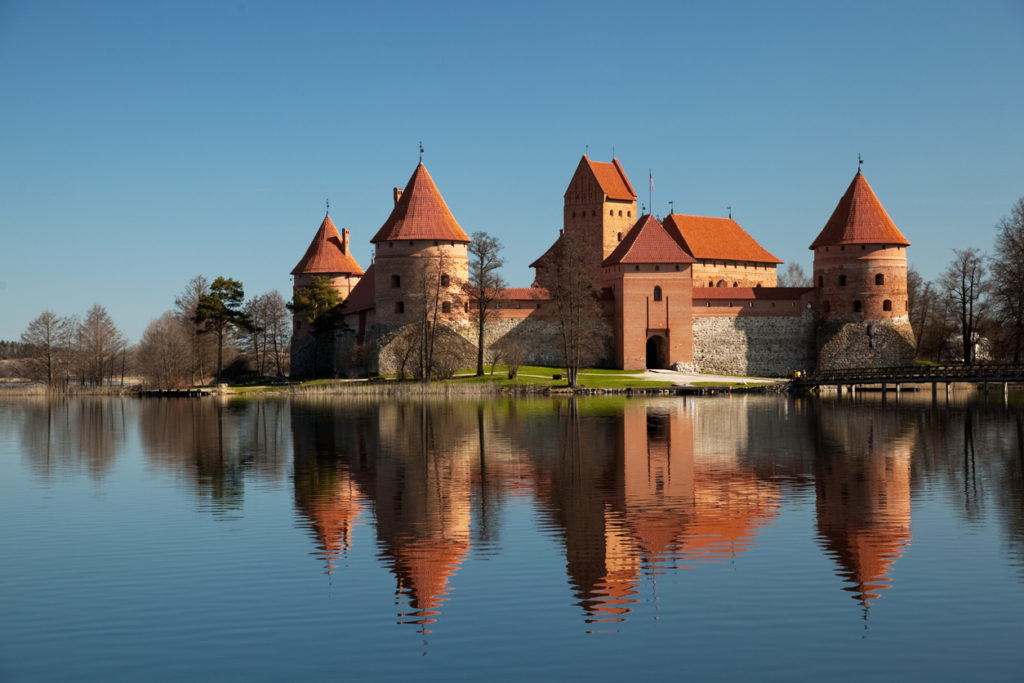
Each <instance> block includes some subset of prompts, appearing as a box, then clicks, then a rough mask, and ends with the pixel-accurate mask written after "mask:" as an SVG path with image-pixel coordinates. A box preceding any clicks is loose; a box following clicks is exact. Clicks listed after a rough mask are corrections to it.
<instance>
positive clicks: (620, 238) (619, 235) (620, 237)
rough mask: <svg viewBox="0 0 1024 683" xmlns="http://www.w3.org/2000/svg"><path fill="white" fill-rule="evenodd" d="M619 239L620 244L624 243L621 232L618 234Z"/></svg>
mask: <svg viewBox="0 0 1024 683" xmlns="http://www.w3.org/2000/svg"><path fill="white" fill-rule="evenodd" d="M618 238H619V242H621V241H622V233H621V232H620V233H619V234H618Z"/></svg>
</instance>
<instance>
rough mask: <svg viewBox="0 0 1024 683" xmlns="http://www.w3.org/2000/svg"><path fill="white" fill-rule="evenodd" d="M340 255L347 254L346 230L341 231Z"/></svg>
mask: <svg viewBox="0 0 1024 683" xmlns="http://www.w3.org/2000/svg"><path fill="white" fill-rule="evenodd" d="M341 253H342V254H347V253H348V228H342V229H341Z"/></svg>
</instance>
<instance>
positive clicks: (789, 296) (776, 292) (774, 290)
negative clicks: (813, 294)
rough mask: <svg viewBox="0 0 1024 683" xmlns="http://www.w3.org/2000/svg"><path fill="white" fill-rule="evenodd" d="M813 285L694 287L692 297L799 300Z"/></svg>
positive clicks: (736, 299)
mask: <svg viewBox="0 0 1024 683" xmlns="http://www.w3.org/2000/svg"><path fill="white" fill-rule="evenodd" d="M813 289H814V288H813V287H694V288H693V298H694V299H723V300H724V299H732V300H735V301H747V300H752V299H753V300H761V299H764V300H775V301H799V300H800V297H802V296H803V295H804V294H806V293H807V292H810V291H812V290H813Z"/></svg>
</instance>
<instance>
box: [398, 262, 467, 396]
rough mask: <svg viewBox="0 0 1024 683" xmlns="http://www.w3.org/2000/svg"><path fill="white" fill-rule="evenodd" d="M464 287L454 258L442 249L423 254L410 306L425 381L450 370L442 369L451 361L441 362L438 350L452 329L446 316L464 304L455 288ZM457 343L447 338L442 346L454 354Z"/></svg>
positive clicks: (412, 329) (457, 289) (412, 289)
mask: <svg viewBox="0 0 1024 683" xmlns="http://www.w3.org/2000/svg"><path fill="white" fill-rule="evenodd" d="M464 290H465V284H464V283H461V282H458V281H457V278H456V275H455V272H454V268H453V264H452V260H451V258H450V257H449V256H448V254H447V252H445V251H444V250H442V249H439V250H438V251H437V252H436V254H434V255H432V256H424V257H423V258H421V259H420V261H419V263H418V264H417V267H416V270H415V271H414V272H413V277H412V283H411V286H410V289H409V294H410V296H409V306H410V308H411V312H412V320H413V322H412V323H411V324H410V329H411V333H412V334H413V335H414V336H415V339H416V342H417V349H416V357H417V361H418V363H417V368H416V370H417V376H418V378H419V379H420V380H421V381H423V382H424V383H427V384H429V383H430V380H431V379H432V378H433V377H435V376H438V375H439V374H440V375H447V374H450V373H449V372H447V370H446V371H444V372H441V373H439V372H438V371H439V370H441V369H442V368H448V367H449V366H450V363H449V362H448V359H447V358H446V359H445V362H443V363H439V362H438V361H439V360H440V359H439V358H437V357H435V352H436V351H437V349H438V343H437V342H438V339H439V338H440V337H441V335H443V334H445V335H446V332H450V330H447V327H448V325H447V324H446V322H445V320H444V316H445V315H446V314H448V313H451V312H452V311H453V310H454V309H455V307H456V306H461V305H462V304H461V303H460V302H458V301H453V300H452V299H453V298H454V297H453V296H452V295H453V292H461V291H464ZM452 334H454V333H452ZM446 336H447V335H446ZM449 342H451V343H449ZM456 346H457V345H456V344H455V343H454V340H446V342H445V344H444V345H443V349H442V350H443V351H444V353H445V354H447V355H450V353H452V352H453V350H454V349H455V348H456Z"/></svg>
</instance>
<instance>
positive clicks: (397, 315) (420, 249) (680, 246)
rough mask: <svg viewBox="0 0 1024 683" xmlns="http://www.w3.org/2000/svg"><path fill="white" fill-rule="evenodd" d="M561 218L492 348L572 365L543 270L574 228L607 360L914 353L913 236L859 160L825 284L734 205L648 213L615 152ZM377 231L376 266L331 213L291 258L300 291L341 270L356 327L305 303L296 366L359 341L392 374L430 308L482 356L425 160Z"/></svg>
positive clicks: (828, 251)
mask: <svg viewBox="0 0 1024 683" xmlns="http://www.w3.org/2000/svg"><path fill="white" fill-rule="evenodd" d="M563 226H564V227H563V229H562V230H561V231H560V233H559V235H558V236H557V238H556V239H555V242H554V244H553V245H552V246H551V247H550V248H549V249H548V250H547V251H546V252H544V253H543V254H541V255H540V256H539V258H538V259H537V260H536V261H534V262H533V263H532V264H531V267H532V268H534V269H535V271H536V275H537V277H536V278H535V284H534V286H532V287H514V288H508V289H505V290H503V291H502V292H501V293H500V295H499V301H498V302H497V309H496V314H495V316H494V317H493V318H492V320H491V322H490V323H489V325H488V331H487V338H486V339H485V346H486V347H488V348H489V347H492V346H495V345H500V344H501V343H503V342H505V341H508V340H515V341H516V342H517V344H518V345H519V346H520V347H521V348H522V349H523V350H524V352H525V356H526V360H527V361H528V362H532V363H538V364H545V365H558V364H560V362H561V347H560V345H559V342H558V339H557V334H558V326H557V322H556V320H555V319H554V316H553V313H554V303H555V302H553V301H552V299H551V295H550V293H549V292H548V291H547V290H545V289H543V288H541V287H539V286H537V285H536V282H537V281H543V280H544V278H543V277H542V276H543V275H544V274H545V272H546V269H549V268H551V267H552V263H553V258H554V254H555V253H556V252H557V251H558V249H559V248H560V246H561V245H562V243H563V242H565V241H566V240H567V239H569V238H572V240H573V243H574V244H577V245H581V246H580V248H579V250H578V252H577V253H578V254H579V259H580V262H581V265H582V266H584V268H585V274H586V277H587V278H588V279H589V282H590V283H591V285H592V286H593V288H594V290H595V292H596V293H597V294H598V295H599V299H600V301H601V305H602V315H601V317H602V321H603V323H604V326H603V330H604V332H603V339H602V340H601V341H603V342H604V347H605V353H604V357H603V359H602V360H601V361H600V364H602V365H607V366H611V367H616V368H622V369H627V370H638V369H643V368H669V367H675V368H686V369H692V370H697V371H701V372H713V373H730V374H741V375H768V376H780V375H786V374H789V373H791V372H793V371H796V370H813V369H832V368H856V367H882V366H897V365H906V364H909V363H911V362H912V361H913V356H914V340H913V333H912V332H911V329H910V324H909V321H908V318H907V247H908V246H909V244H910V243H909V242H908V241H907V239H906V238H905V237H904V236H903V234H902V233H901V232H900V231H899V229H898V228H897V227H896V225H895V224H894V223H893V222H892V220H891V219H890V218H889V215H888V214H887V213H886V211H885V209H884V208H883V207H882V205H881V203H880V202H879V201H878V198H877V197H876V196H875V193H874V192H873V191H872V189H871V186H870V185H868V182H867V179H865V177H864V175H863V174H862V173H861V172H860V171H859V170H858V172H857V174H856V175H855V176H854V178H853V180H852V181H851V183H850V185H849V187H848V188H847V189H846V192H845V193H844V194H843V196H842V197H841V199H840V200H839V203H838V204H837V206H836V208H835V211H834V212H833V213H832V215H831V217H829V219H828V220H827V221H826V223H825V227H824V228H823V229H822V230H821V232H820V233H819V234H818V236H817V237H816V238H815V239H814V241H813V242H812V243H811V245H810V249H811V250H812V251H813V252H814V269H813V286H811V287H778V286H776V285H777V273H776V268H777V266H778V265H779V264H780V263H781V261H780V260H779V259H777V258H776V257H775V256H773V255H772V254H771V253H770V252H768V251H767V250H766V249H765V248H764V247H762V246H761V245H760V244H759V243H758V242H757V241H756V240H755V239H754V238H753V237H751V236H750V235H749V234H748V233H747V232H746V231H745V230H744V229H743V228H742V227H740V225H739V224H738V223H736V221H734V220H732V218H712V217H706V216H691V215H684V214H675V213H672V214H669V215H668V216H665V217H664V218H663V219H661V220H659V219H658V218H656V217H654V216H653V215H650V214H645V215H642V216H641V215H638V214H637V204H636V192H635V191H634V190H633V186H632V184H631V183H630V181H629V178H628V177H627V176H626V173H625V171H624V170H623V168H622V166H621V165H620V164H619V161H618V160H617V159H613V160H612V161H611V162H600V161H593V160H591V159H590V158H589V157H587V156H586V155H584V156H583V158H582V159H581V160H580V162H579V165H578V166H577V167H576V171H575V173H574V174H573V176H572V179H571V180H570V182H569V186H568V188H567V189H566V191H565V195H564V209H563ZM371 242H372V243H373V245H374V248H375V257H374V263H373V264H372V265H371V266H370V267H369V268H368V269H367V270H366V271H365V272H364V271H363V270H362V268H360V266H359V264H358V263H357V262H356V261H355V259H354V258H353V257H352V255H351V253H350V252H349V231H348V230H342V232H341V233H340V234H339V232H338V230H337V228H336V227H335V225H334V223H333V221H332V220H331V218H330V216H325V218H324V220H323V222H322V223H321V225H320V228H319V230H318V231H317V233H316V235H315V236H314V238H313V241H312V242H311V243H310V245H309V248H308V249H307V250H306V253H305V255H304V256H303V258H302V260H301V261H299V263H298V265H297V266H296V267H295V268H294V269H293V270H292V275H293V276H294V278H295V280H294V286H295V288H296V289H298V288H300V287H303V286H306V285H308V284H309V283H310V282H311V281H312V278H313V277H315V276H323V277H326V278H328V280H329V281H330V283H331V285H332V286H333V287H334V289H335V290H336V291H337V292H338V294H339V296H340V297H341V299H342V302H343V304H342V308H341V309H340V313H341V317H342V319H343V320H344V322H345V323H346V327H347V329H346V330H344V331H343V332H336V333H334V334H333V337H332V338H331V339H329V340H327V341H326V343H325V342H324V340H322V339H320V340H317V339H315V338H314V336H313V334H312V331H311V330H309V329H308V324H307V323H306V322H305V321H304V320H303V316H301V315H296V318H295V321H294V333H293V338H292V372H293V374H296V375H300V374H308V373H309V372H311V371H312V368H313V367H318V368H319V369H320V371H321V372H323V371H324V369H325V368H326V369H328V371H330V372H332V373H339V372H346V371H351V365H352V358H353V356H354V354H355V353H356V349H358V350H359V353H360V354H362V357H363V362H364V364H365V367H368V368H369V369H371V370H379V371H381V372H391V371H394V370H395V369H396V368H397V366H398V365H399V364H400V363H401V362H402V361H401V360H400V358H399V357H398V355H399V354H400V353H401V351H400V349H399V346H400V345H399V343H398V341H397V340H398V339H399V337H400V334H401V331H402V330H403V329H404V328H406V327H408V326H409V325H411V324H414V323H416V322H417V320H418V319H420V320H422V319H423V312H424V311H425V310H428V309H429V310H430V311H431V313H430V316H431V321H432V322H436V323H443V324H444V326H445V328H446V329H447V330H448V331H449V333H450V334H451V335H454V337H455V338H458V339H459V343H460V344H463V345H464V346H465V353H466V356H467V359H469V358H472V353H473V350H474V349H475V345H476V335H475V329H474V326H473V323H472V321H471V317H472V310H471V305H470V300H469V296H468V295H467V293H466V291H465V290H464V288H463V284H464V283H465V282H466V281H467V279H468V273H469V262H468V253H467V249H468V246H469V244H470V238H469V237H468V236H467V234H466V232H465V231H464V230H463V229H462V227H461V226H460V225H459V223H458V221H456V219H455V217H454V215H453V214H452V212H451V210H450V209H449V208H448V205H447V204H446V203H445V201H444V198H443V197H442V196H441V193H440V191H439V190H438V188H437V186H436V185H435V184H434V181H433V179H432V178H431V176H430V174H429V173H428V172H427V169H426V167H425V166H424V165H423V163H422V162H420V164H419V165H417V167H416V169H415V170H414V171H413V174H412V177H411V178H410V179H409V182H408V183H407V184H406V186H405V188H404V189H399V188H395V190H394V208H393V209H392V211H391V214H390V215H389V216H388V217H387V220H385V221H384V223H383V225H382V226H381V228H380V230H378V231H377V233H376V234H375V235H374V236H373V237H372V239H371ZM318 342H319V343H318ZM406 353H407V352H406ZM315 354H316V355H317V357H316V358H314V355H315ZM466 365H467V366H468V365H471V362H468V360H467V362H466Z"/></svg>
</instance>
